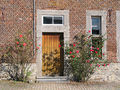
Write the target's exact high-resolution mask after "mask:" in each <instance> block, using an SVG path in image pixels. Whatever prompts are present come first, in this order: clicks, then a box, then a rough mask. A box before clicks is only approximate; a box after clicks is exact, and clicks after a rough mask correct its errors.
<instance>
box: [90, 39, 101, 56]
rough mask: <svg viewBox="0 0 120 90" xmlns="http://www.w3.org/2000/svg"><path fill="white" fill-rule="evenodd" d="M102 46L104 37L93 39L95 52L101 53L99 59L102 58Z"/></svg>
mask: <svg viewBox="0 0 120 90" xmlns="http://www.w3.org/2000/svg"><path fill="white" fill-rule="evenodd" d="M102 45H103V41H102V37H92V47H94V48H93V49H94V51H99V52H98V53H97V55H98V58H102ZM97 48H99V50H97Z"/></svg>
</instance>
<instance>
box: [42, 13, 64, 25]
mask: <svg viewBox="0 0 120 90" xmlns="http://www.w3.org/2000/svg"><path fill="white" fill-rule="evenodd" d="M42 24H43V25H63V24H64V16H58V15H57V16H53V15H52V16H51V15H44V16H42Z"/></svg>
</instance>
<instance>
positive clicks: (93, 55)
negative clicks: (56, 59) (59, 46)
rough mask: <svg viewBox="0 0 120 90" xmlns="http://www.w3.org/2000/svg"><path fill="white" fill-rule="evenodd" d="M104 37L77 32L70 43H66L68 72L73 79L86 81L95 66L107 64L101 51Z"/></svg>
mask: <svg viewBox="0 0 120 90" xmlns="http://www.w3.org/2000/svg"><path fill="white" fill-rule="evenodd" d="M104 41H105V39H104V38H103V36H100V37H99V38H93V37H92V35H89V34H77V35H76V36H75V37H74V40H73V42H72V43H70V44H66V47H65V56H66V57H67V61H69V62H68V64H69V65H70V67H69V70H68V71H69V72H70V73H69V74H68V75H71V74H72V75H73V80H75V81H87V80H88V79H89V78H90V76H91V75H92V74H93V73H94V71H95V68H96V67H101V66H107V65H108V62H107V60H105V59H104V58H105V57H104V56H105V55H104V53H102V47H103V44H104Z"/></svg>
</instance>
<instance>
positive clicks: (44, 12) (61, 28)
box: [36, 9, 70, 77]
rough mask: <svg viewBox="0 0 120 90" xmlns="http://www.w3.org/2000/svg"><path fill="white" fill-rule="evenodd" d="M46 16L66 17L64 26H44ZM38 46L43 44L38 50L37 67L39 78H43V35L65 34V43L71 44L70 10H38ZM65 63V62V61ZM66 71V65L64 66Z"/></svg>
mask: <svg viewBox="0 0 120 90" xmlns="http://www.w3.org/2000/svg"><path fill="white" fill-rule="evenodd" d="M44 15H62V16H64V25H43V24H42V17H43V16H44ZM36 27H37V30H36V33H37V36H36V40H37V46H39V44H41V46H40V49H39V50H37V57H36V66H37V77H42V33H43V32H48V33H63V35H64V43H66V42H68V43H69V37H70V31H69V10H40V9H38V10H37V26H36ZM64 62H65V61H64ZM64 69H65V65H64Z"/></svg>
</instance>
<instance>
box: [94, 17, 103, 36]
mask: <svg viewBox="0 0 120 90" xmlns="http://www.w3.org/2000/svg"><path fill="white" fill-rule="evenodd" d="M100 30H101V17H92V34H100Z"/></svg>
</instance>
